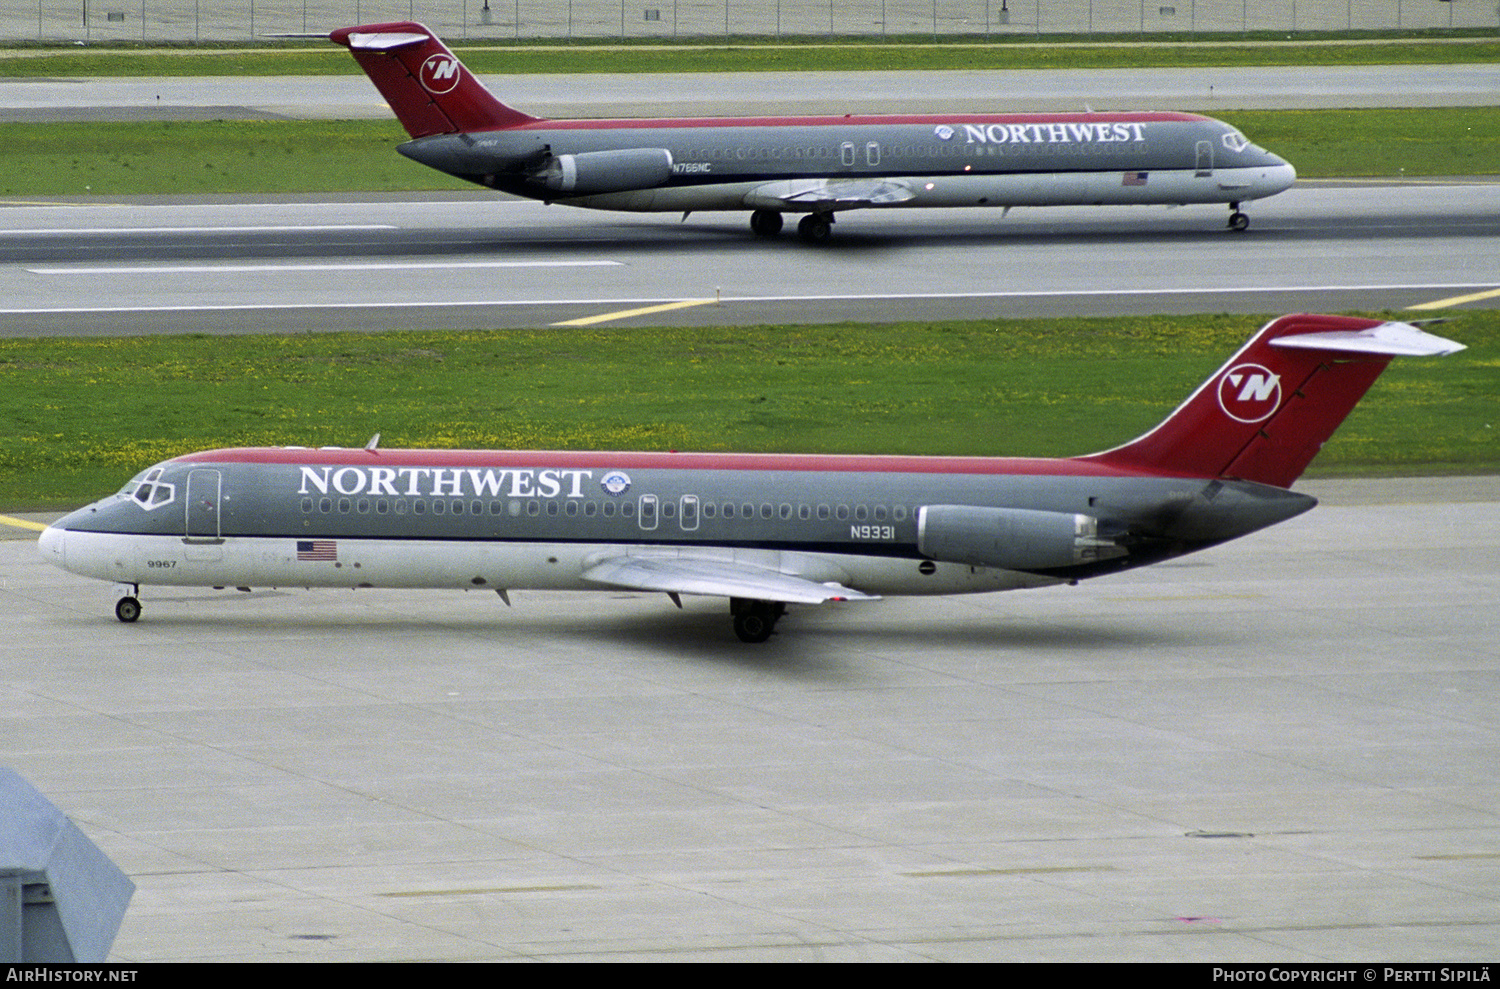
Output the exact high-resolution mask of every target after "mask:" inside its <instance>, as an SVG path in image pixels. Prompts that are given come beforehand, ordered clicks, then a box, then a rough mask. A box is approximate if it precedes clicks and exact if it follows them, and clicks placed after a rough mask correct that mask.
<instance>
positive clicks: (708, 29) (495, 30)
mask: <svg viewBox="0 0 1500 989" xmlns="http://www.w3.org/2000/svg"><path fill="white" fill-rule="evenodd" d="M396 20H419V21H422V22H424V23H426V24H427V25H428V26H429V27H431V28H433V29H434V30H436V31H438V32H439V33H441V34H443V35H444V36H445V37H449V38H454V39H459V40H463V39H476V40H477V39H496V40H501V39H516V38H524V39H530V38H548V39H568V38H625V39H652V38H660V39H670V38H683V37H708V38H713V37H718V38H736V37H744V36H761V37H766V36H769V37H777V36H808V35H811V36H849V35H853V36H865V37H871V38H880V37H885V36H924V35H925V36H928V37H932V36H953V35H958V36H963V37H966V38H976V39H984V38H995V37H1027V36H1036V35H1043V34H1077V35H1095V34H1097V35H1100V36H1101V37H1110V36H1118V35H1132V34H1143V33H1161V32H1174V33H1190V34H1191V33H1201V32H1218V33H1243V32H1247V31H1287V32H1293V33H1295V32H1299V31H1368V30H1391V29H1407V30H1413V29H1420V28H1455V27H1457V28H1466V27H1467V28H1473V27H1495V26H1497V25H1500V11H1497V6H1496V4H1495V3H1494V2H1493V0H1473V2H1463V0H1454V2H1439V0H1260V2H1256V3H1249V2H1247V0H837V2H835V0H269V2H268V0H15V2H13V3H10V4H7V5H6V6H5V8H4V10H3V11H0V38H14V39H36V38H41V39H46V40H52V41H95V42H97V41H147V42H150V41H181V40H188V41H192V40H205V41H206V40H250V39H266V38H284V37H301V36H308V35H317V34H324V35H326V34H327V33H328V32H329V31H330V30H332V29H333V28H337V27H344V26H347V25H351V24H373V23H376V22H380V21H396Z"/></svg>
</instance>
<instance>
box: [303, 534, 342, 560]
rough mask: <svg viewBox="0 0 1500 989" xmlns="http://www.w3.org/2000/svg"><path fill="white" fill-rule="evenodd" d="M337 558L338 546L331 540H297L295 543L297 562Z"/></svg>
mask: <svg viewBox="0 0 1500 989" xmlns="http://www.w3.org/2000/svg"><path fill="white" fill-rule="evenodd" d="M338 558H339V544H338V543H337V542H336V541H334V540H332V539H299V540H298V541H297V559H299V560H337V559H338Z"/></svg>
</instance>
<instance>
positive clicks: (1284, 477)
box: [1079, 316, 1463, 488]
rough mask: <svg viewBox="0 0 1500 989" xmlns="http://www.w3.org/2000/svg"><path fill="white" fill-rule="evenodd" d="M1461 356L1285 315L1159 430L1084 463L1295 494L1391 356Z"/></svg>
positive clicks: (1341, 323) (1372, 325)
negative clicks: (1232, 482) (1230, 480)
mask: <svg viewBox="0 0 1500 989" xmlns="http://www.w3.org/2000/svg"><path fill="white" fill-rule="evenodd" d="M1462 349H1463V346H1462V345H1460V344H1457V343H1454V342H1453V341H1451V340H1444V339H1443V338H1442V337H1437V336H1433V335H1432V334H1430V333H1425V332H1423V331H1422V330H1419V329H1417V328H1416V327H1415V326H1410V325H1408V324H1406V323H1383V322H1381V321H1380V320H1378V319H1357V318H1353V317H1347V316H1283V317H1281V318H1280V319H1278V320H1275V321H1273V322H1271V323H1268V324H1266V325H1265V326H1264V327H1262V328H1261V330H1260V332H1259V333H1257V334H1256V335H1255V336H1254V337H1253V338H1251V340H1250V342H1249V343H1247V344H1246V345H1245V346H1244V347H1243V348H1242V349H1241V350H1240V352H1239V353H1237V354H1235V355H1234V356H1233V357H1231V358H1230V359H1229V361H1228V362H1227V363H1226V364H1225V365H1224V366H1223V367H1222V368H1220V369H1219V370H1218V371H1217V372H1215V373H1214V375H1213V377H1211V378H1209V379H1208V381H1206V382H1204V383H1203V385H1202V386H1200V387H1199V388H1198V390H1197V391H1196V392H1194V393H1193V394H1192V395H1191V396H1190V397H1189V398H1188V400H1187V401H1186V402H1184V403H1182V405H1180V406H1179V407H1178V408H1177V411H1175V412H1173V413H1172V414H1171V415H1170V416H1168V417H1167V419H1166V421H1165V422H1163V423H1162V424H1161V425H1159V426H1157V427H1156V428H1155V429H1153V430H1151V432H1149V433H1147V434H1146V435H1144V436H1142V437H1140V438H1139V439H1136V440H1134V441H1132V442H1130V443H1127V444H1125V445H1124V446H1121V447H1116V448H1115V449H1113V450H1107V451H1105V452H1104V453H1096V454H1093V455H1091V456H1087V457H1081V458H1079V459H1080V460H1086V461H1090V462H1093V463H1098V464H1104V465H1106V466H1110V467H1118V468H1120V469H1122V470H1130V471H1141V472H1146V473H1153V474H1168V475H1184V476H1190V477H1216V478H1235V479H1238V480H1245V481H1259V482H1261V483H1263V484H1274V485H1276V486H1277V487H1282V488H1285V487H1290V486H1291V484H1292V482H1293V481H1295V480H1296V479H1297V478H1298V477H1300V476H1301V474H1302V471H1303V470H1304V469H1306V467H1307V465H1308V463H1309V462H1310V461H1311V460H1312V458H1313V457H1315V456H1317V453H1318V450H1320V449H1321V448H1322V446H1323V444H1324V443H1325V442H1327V440H1328V438H1329V437H1330V436H1332V435H1333V432H1334V430H1336V429H1337V428H1338V427H1339V424H1340V423H1342V422H1343V421H1344V418H1345V416H1347V415H1348V414H1349V411H1350V410H1351V409H1353V408H1354V406H1355V404H1356V403H1357V402H1358V401H1359V400H1360V398H1362V397H1363V396H1364V394H1365V392H1366V390H1368V389H1369V387H1370V385H1372V384H1374V382H1375V379H1376V378H1378V377H1380V373H1381V372H1382V371H1384V370H1385V368H1386V365H1387V364H1389V363H1390V361H1391V358H1392V357H1397V356H1402V355H1436V354H1451V353H1454V352H1456V351H1459V350H1462Z"/></svg>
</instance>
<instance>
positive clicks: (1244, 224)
mask: <svg viewBox="0 0 1500 989" xmlns="http://www.w3.org/2000/svg"><path fill="white" fill-rule="evenodd" d="M1249 226H1250V218H1249V217H1248V216H1246V215H1245V214H1244V213H1241V212H1240V204H1239V203H1230V204H1229V229H1230V230H1233V231H1234V232H1235V233H1240V232H1241V231H1243V230H1246V229H1248V228H1249Z"/></svg>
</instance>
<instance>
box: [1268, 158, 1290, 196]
mask: <svg viewBox="0 0 1500 989" xmlns="http://www.w3.org/2000/svg"><path fill="white" fill-rule="evenodd" d="M1277 160H1278V161H1279V162H1280V164H1278V165H1275V166H1274V167H1272V168H1270V169H1269V170H1268V172H1267V175H1266V184H1267V186H1268V187H1269V188H1267V190H1266V195H1268V196H1269V195H1273V194H1274V193H1278V192H1285V191H1286V190H1287V189H1290V188H1291V187H1292V183H1293V182H1295V181H1297V170H1296V169H1295V168H1293V167H1292V163H1291V162H1289V161H1286V160H1285V159H1277Z"/></svg>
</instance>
